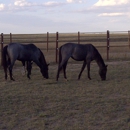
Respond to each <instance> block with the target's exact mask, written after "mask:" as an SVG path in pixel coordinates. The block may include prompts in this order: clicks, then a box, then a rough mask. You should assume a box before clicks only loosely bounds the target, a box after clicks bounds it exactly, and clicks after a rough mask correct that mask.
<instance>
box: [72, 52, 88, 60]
mask: <svg viewBox="0 0 130 130" xmlns="http://www.w3.org/2000/svg"><path fill="white" fill-rule="evenodd" d="M85 57H86V56H85V55H84V54H82V53H81V54H73V55H72V56H71V58H72V59H74V60H76V61H83V60H85Z"/></svg>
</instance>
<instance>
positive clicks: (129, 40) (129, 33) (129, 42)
mask: <svg viewBox="0 0 130 130" xmlns="http://www.w3.org/2000/svg"><path fill="white" fill-rule="evenodd" d="M128 44H129V49H130V31H128Z"/></svg>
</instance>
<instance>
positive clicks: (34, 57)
mask: <svg viewBox="0 0 130 130" xmlns="http://www.w3.org/2000/svg"><path fill="white" fill-rule="evenodd" d="M2 59H3V62H2V64H3V68H4V72H5V79H7V68H8V69H9V74H10V79H11V80H14V79H13V77H12V69H13V65H14V63H15V61H16V60H19V61H22V63H23V65H24V64H25V62H27V71H28V78H29V77H30V76H29V75H30V74H31V68H32V65H31V61H33V62H35V63H36V65H37V66H38V67H39V68H40V71H41V73H42V75H43V77H45V78H48V65H47V63H46V60H45V57H44V55H43V53H42V52H41V50H40V49H39V48H37V47H36V46H35V45H34V44H20V43H10V44H8V45H7V46H5V47H4V48H3V52H2Z"/></svg>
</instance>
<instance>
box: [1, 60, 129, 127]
mask: <svg viewBox="0 0 130 130" xmlns="http://www.w3.org/2000/svg"><path fill="white" fill-rule="evenodd" d="M77 63H78V62H77ZM107 64H108V73H107V80H106V81H101V80H100V77H99V75H98V66H97V64H95V63H94V62H93V63H92V64H91V77H92V80H88V79H87V75H86V70H85V71H84V72H83V75H82V77H81V80H80V81H78V80H77V77H78V73H79V71H80V68H81V64H80V62H79V64H72V63H69V64H68V66H67V76H68V80H69V81H67V82H66V81H65V80H64V79H63V74H62V73H61V74H60V78H59V82H56V81H55V77H56V71H57V65H56V64H51V65H50V67H49V75H50V79H48V80H44V79H43V78H42V76H41V74H40V73H39V69H38V68H37V67H36V66H35V65H34V66H33V69H32V75H31V80H28V79H27V78H26V76H22V75H21V72H20V68H21V65H18V64H16V65H15V67H14V72H13V73H14V77H15V79H16V81H15V82H13V81H10V80H7V81H5V80H4V76H3V74H4V73H3V70H2V68H0V104H1V105H0V129H1V130H61V129H62V130H86V129H88V130H95V129H96V130H104V129H105V130H129V129H130V62H108V63H107Z"/></svg>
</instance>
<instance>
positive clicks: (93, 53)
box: [56, 43, 107, 81]
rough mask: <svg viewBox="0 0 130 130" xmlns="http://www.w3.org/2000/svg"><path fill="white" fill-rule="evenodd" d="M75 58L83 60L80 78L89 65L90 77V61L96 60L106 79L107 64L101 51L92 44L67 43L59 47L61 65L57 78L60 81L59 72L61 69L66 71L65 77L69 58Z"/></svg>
mask: <svg viewBox="0 0 130 130" xmlns="http://www.w3.org/2000/svg"><path fill="white" fill-rule="evenodd" d="M70 57H71V58H73V59H74V60H76V61H83V66H82V68H81V71H80V73H79V76H78V79H80V76H81V74H82V72H83V70H84V68H85V67H86V65H87V69H88V78H89V79H91V77H90V63H91V61H93V60H95V61H96V62H97V64H98V66H99V75H100V77H101V79H102V80H106V73H107V65H105V63H104V61H103V59H102V57H101V55H100V53H99V52H98V50H97V49H96V48H95V47H94V46H93V45H92V44H75V43H66V44H64V45H62V46H61V47H60V48H59V65H58V71H57V77H56V80H57V81H58V78H59V73H60V71H61V69H63V72H64V78H65V79H67V77H66V66H67V62H68V59H69V58H70Z"/></svg>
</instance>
